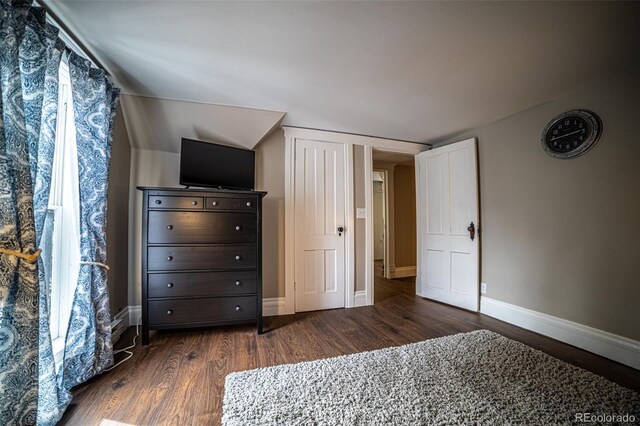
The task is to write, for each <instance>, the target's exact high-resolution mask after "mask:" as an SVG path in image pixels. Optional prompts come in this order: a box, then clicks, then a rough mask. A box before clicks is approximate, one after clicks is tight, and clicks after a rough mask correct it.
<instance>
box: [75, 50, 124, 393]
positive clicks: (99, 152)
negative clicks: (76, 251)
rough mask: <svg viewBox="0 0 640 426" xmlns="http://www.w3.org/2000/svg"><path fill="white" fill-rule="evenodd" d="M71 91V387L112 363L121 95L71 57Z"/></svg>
mask: <svg viewBox="0 0 640 426" xmlns="http://www.w3.org/2000/svg"><path fill="white" fill-rule="evenodd" d="M69 72H70V75H71V93H72V97H73V110H74V114H75V124H76V143H77V146H78V172H79V183H80V254H81V256H82V260H83V264H82V265H81V268H80V277H79V279H78V285H77V287H76V291H75V295H74V301H73V307H72V311H71V319H70V322H69V331H68V332H67V341H66V346H65V354H64V374H63V386H64V388H66V389H70V388H71V387H72V386H75V385H77V384H79V383H82V382H84V381H86V380H87V379H89V378H91V377H93V376H94V375H96V374H98V373H100V372H102V371H103V370H104V369H105V368H107V367H109V366H110V365H111V364H113V348H112V342H111V316H110V313H109V297H108V291H107V271H106V269H105V267H104V265H105V262H106V257H107V252H106V240H105V230H106V224H107V216H106V213H107V189H108V188H107V185H108V176H109V160H110V158H111V141H112V140H111V137H112V134H113V123H114V120H115V113H116V106H117V101H118V96H119V93H120V91H119V90H118V89H116V88H114V87H113V86H112V85H111V84H110V83H109V82H108V81H107V79H106V78H105V75H104V71H102V70H99V69H96V68H91V66H90V63H89V62H88V61H87V60H85V59H83V58H81V57H80V56H78V55H76V54H74V53H72V54H71V55H70V57H69Z"/></svg>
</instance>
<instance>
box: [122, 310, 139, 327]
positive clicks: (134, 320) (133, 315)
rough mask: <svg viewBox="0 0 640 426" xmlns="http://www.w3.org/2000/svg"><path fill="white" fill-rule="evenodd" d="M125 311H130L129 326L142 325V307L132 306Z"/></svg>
mask: <svg viewBox="0 0 640 426" xmlns="http://www.w3.org/2000/svg"><path fill="white" fill-rule="evenodd" d="M125 309H128V311H129V326H132V325H136V324H142V305H131V306H127V307H126V308H125Z"/></svg>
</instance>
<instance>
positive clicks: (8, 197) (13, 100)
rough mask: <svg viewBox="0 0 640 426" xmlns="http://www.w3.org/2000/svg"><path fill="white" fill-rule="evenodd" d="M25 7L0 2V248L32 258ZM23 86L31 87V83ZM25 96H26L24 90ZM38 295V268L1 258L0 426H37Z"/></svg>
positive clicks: (33, 233) (24, 4) (12, 258)
mask: <svg viewBox="0 0 640 426" xmlns="http://www.w3.org/2000/svg"><path fill="white" fill-rule="evenodd" d="M29 3H30V2H26V1H21V2H17V1H10V0H1V3H0V5H1V6H2V8H1V10H0V43H1V47H2V48H1V49H0V87H1V89H2V96H1V104H0V108H1V110H2V111H1V114H0V247H2V248H5V249H9V250H13V251H19V252H29V253H33V252H35V249H36V229H35V223H34V216H33V183H32V174H31V167H30V161H29V159H30V155H29V153H30V150H29V139H28V136H27V121H28V119H27V116H26V114H25V102H24V100H23V81H22V78H21V72H20V44H21V41H22V39H23V36H24V33H25V26H26V22H27V16H28V11H29V6H30V4H29ZM26 83H27V85H28V84H30V80H28V79H27V81H26ZM34 84H37V83H34ZM25 92H27V93H29V87H26V88H25ZM29 121H30V120H29ZM38 293H39V287H38V269H37V264H35V263H34V264H30V263H28V262H26V261H24V260H20V259H19V258H18V257H16V256H10V255H0V424H3V425H14V424H15V425H25V424H26V425H28V424H35V422H36V415H37V400H38V316H39V315H38V311H39V295H38Z"/></svg>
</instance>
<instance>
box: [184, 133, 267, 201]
mask: <svg viewBox="0 0 640 426" xmlns="http://www.w3.org/2000/svg"><path fill="white" fill-rule="evenodd" d="M255 163H256V156H255V152H253V151H250V150H247V149H241V148H233V147H230V146H224V145H218V144H214V143H209V142H202V141H196V140H193V139H186V138H182V148H181V149H180V185H186V186H201V187H212V188H224V189H241V190H252V189H253V188H254V187H255V185H254V181H255Z"/></svg>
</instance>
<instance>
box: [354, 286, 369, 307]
mask: <svg viewBox="0 0 640 426" xmlns="http://www.w3.org/2000/svg"><path fill="white" fill-rule="evenodd" d="M358 306H367V292H366V291H364V290H360V291H356V295H355V297H354V299H353V307H354V308H357V307H358Z"/></svg>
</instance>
